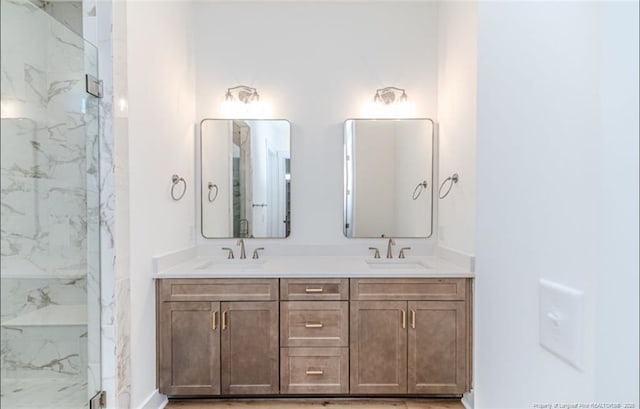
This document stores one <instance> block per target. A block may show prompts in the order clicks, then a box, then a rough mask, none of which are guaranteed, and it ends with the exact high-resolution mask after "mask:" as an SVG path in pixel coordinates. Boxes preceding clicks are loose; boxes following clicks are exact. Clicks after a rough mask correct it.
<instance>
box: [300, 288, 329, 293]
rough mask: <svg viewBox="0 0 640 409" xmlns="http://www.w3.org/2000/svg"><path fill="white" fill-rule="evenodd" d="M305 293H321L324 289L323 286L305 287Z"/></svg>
mask: <svg viewBox="0 0 640 409" xmlns="http://www.w3.org/2000/svg"><path fill="white" fill-rule="evenodd" d="M304 291H305V292H306V293H321V292H323V291H324V289H323V288H307V289H305V290H304Z"/></svg>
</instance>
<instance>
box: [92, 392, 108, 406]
mask: <svg viewBox="0 0 640 409" xmlns="http://www.w3.org/2000/svg"><path fill="white" fill-rule="evenodd" d="M106 407H107V393H106V392H105V391H100V392H98V393H96V396H94V397H93V398H91V400H89V409H103V408H106Z"/></svg>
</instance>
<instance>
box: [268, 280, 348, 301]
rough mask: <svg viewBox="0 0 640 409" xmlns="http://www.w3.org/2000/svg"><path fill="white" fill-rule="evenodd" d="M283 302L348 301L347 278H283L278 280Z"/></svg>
mask: <svg viewBox="0 0 640 409" xmlns="http://www.w3.org/2000/svg"><path fill="white" fill-rule="evenodd" d="M280 293H281V294H282V299H283V300H331V301H337V300H348V299H349V279H347V278H310V279H307V278H292V279H290V278H283V279H281V280H280Z"/></svg>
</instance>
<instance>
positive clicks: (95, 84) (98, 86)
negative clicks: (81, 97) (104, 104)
mask: <svg viewBox="0 0 640 409" xmlns="http://www.w3.org/2000/svg"><path fill="white" fill-rule="evenodd" d="M85 78H86V84H87V93H88V94H91V95H93V96H94V97H97V98H102V80H99V79H97V78H96V77H94V76H93V75H90V74H87V75H86V76H85Z"/></svg>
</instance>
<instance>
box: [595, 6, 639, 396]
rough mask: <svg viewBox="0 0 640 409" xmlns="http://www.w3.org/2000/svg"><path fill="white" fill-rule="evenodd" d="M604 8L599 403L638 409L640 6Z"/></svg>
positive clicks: (599, 275)
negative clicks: (639, 64)
mask: <svg viewBox="0 0 640 409" xmlns="http://www.w3.org/2000/svg"><path fill="white" fill-rule="evenodd" d="M603 9H604V10H603V11H602V13H601V16H602V18H603V30H604V33H603V40H602V41H603V51H602V55H601V56H602V60H601V61H602V71H601V73H600V78H601V81H600V89H599V91H600V95H601V100H600V103H601V106H600V115H601V117H600V118H601V121H602V123H601V125H602V134H601V138H600V146H599V148H600V155H601V161H602V165H601V167H600V175H599V186H600V189H599V191H600V194H599V195H598V196H599V200H600V205H601V217H600V218H599V223H600V226H599V227H600V229H601V231H600V243H599V244H600V249H601V250H600V251H601V258H600V264H599V269H598V277H597V279H596V280H597V283H596V285H597V288H598V291H597V294H596V314H597V315H596V321H597V323H598V326H597V331H598V332H597V334H596V358H595V366H596V378H595V385H596V386H595V400H596V401H600V402H608V401H611V402H614V401H621V402H635V405H636V407H638V406H640V405H639V403H640V398H639V397H638V393H639V392H638V385H639V384H640V380H639V379H638V360H639V357H638V345H639V343H640V341H639V339H638V322H640V318H639V317H638V311H639V310H640V306H639V305H638V288H639V287H640V286H639V282H638V275H639V273H638V271H640V267H639V266H638V248H639V247H640V245H639V243H638V223H639V220H638V183H639V181H638V150H639V146H638V139H639V138H638V135H639V134H640V130H639V129H638V112H639V111H640V107H639V106H638V101H640V96H639V95H638V89H639V87H640V84H639V83H638V71H639V67H638V58H639V55H638V53H639V52H638V50H640V44H639V40H638V38H639V35H638V31H639V28H638V12H639V10H638V2H635V3H617V4H609V5H607V7H604V8H603ZM612 334H615V335H614V336H612Z"/></svg>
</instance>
